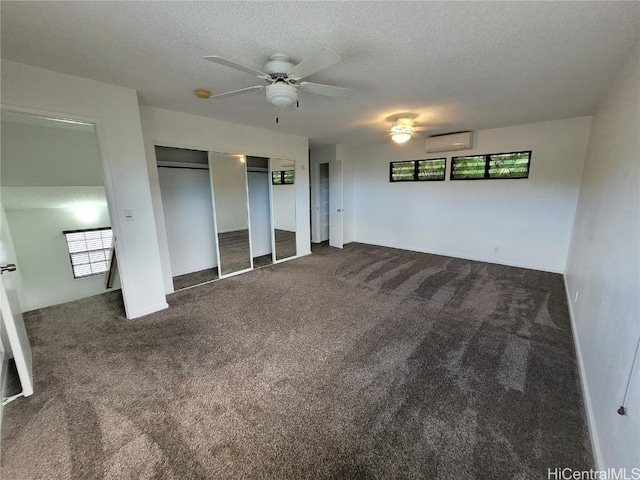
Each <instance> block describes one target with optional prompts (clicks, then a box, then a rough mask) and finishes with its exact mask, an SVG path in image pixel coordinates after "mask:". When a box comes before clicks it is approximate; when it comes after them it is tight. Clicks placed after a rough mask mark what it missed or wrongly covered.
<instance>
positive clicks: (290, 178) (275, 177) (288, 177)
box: [271, 170, 295, 185]
mask: <svg viewBox="0 0 640 480" xmlns="http://www.w3.org/2000/svg"><path fill="white" fill-rule="evenodd" d="M294 178H295V171H294V170H278V171H273V172H271V183H272V184H273V185H293V183H294Z"/></svg>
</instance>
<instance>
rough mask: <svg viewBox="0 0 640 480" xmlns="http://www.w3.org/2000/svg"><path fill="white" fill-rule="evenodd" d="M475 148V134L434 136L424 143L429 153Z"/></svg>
mask: <svg viewBox="0 0 640 480" xmlns="http://www.w3.org/2000/svg"><path fill="white" fill-rule="evenodd" d="M472 147H473V132H458V133H449V134H446V135H434V136H433V137H428V138H427V139H426V140H425V142H424V149H425V151H426V152H427V153H436V152H452V151H454V150H469V149H471V148H472Z"/></svg>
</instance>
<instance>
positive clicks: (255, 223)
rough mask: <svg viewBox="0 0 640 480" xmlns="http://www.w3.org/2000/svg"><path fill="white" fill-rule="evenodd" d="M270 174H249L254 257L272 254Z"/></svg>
mask: <svg viewBox="0 0 640 480" xmlns="http://www.w3.org/2000/svg"><path fill="white" fill-rule="evenodd" d="M269 178H270V177H269V172H247V182H249V211H250V212H251V215H250V217H251V218H250V220H249V222H250V223H251V248H252V251H253V256H254V257H261V256H263V255H268V254H270V253H271V211H270V208H269V205H270V202H269Z"/></svg>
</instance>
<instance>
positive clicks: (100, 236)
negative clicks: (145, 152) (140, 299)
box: [0, 111, 122, 312]
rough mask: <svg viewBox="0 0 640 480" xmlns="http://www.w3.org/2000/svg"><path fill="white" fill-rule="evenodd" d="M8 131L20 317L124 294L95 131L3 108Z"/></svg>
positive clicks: (9, 214) (6, 167)
mask: <svg viewBox="0 0 640 480" xmlns="http://www.w3.org/2000/svg"><path fill="white" fill-rule="evenodd" d="M1 134H2V166H1V172H0V173H1V175H0V186H1V187H2V194H1V197H0V206H1V210H2V212H1V213H2V226H3V227H4V228H2V232H1V235H2V239H1V240H2V246H3V250H4V251H5V252H8V254H9V255H10V256H13V257H14V260H15V262H12V263H15V264H16V265H17V269H16V271H15V272H13V273H12V274H11V275H10V276H11V282H12V283H13V285H14V287H15V289H16V294H17V298H18V303H19V305H20V307H19V308H20V310H21V312H28V311H32V310H36V309H40V308H44V307H48V306H53V305H58V304H61V303H66V302H69V301H73V300H79V299H82V298H87V297H90V296H93V295H98V294H102V293H105V292H107V291H117V292H118V295H119V296H120V297H121V295H122V294H121V291H120V279H119V275H118V274H117V269H116V268H115V261H114V260H115V255H114V254H113V251H114V250H113V246H114V242H113V235H112V233H111V216H110V212H109V207H108V203H107V197H106V192H105V187H104V177H103V169H102V158H101V155H100V149H99V146H98V139H97V134H96V130H95V126H94V125H92V124H89V123H83V122H75V121H74V122H72V121H69V120H60V119H55V118H46V117H42V116H36V115H29V114H23V113H16V112H8V111H2V114H1ZM3 260H4V259H3ZM6 277H9V275H7V276H6ZM5 283H6V281H5Z"/></svg>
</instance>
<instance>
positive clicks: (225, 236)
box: [218, 230, 251, 275]
mask: <svg viewBox="0 0 640 480" xmlns="http://www.w3.org/2000/svg"><path fill="white" fill-rule="evenodd" d="M218 248H219V249H220V264H221V265H222V275H227V274H229V273H233V272H238V271H240V270H246V269H247V268H251V250H250V247H249V230H236V231H233V232H225V233H219V234H218Z"/></svg>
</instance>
